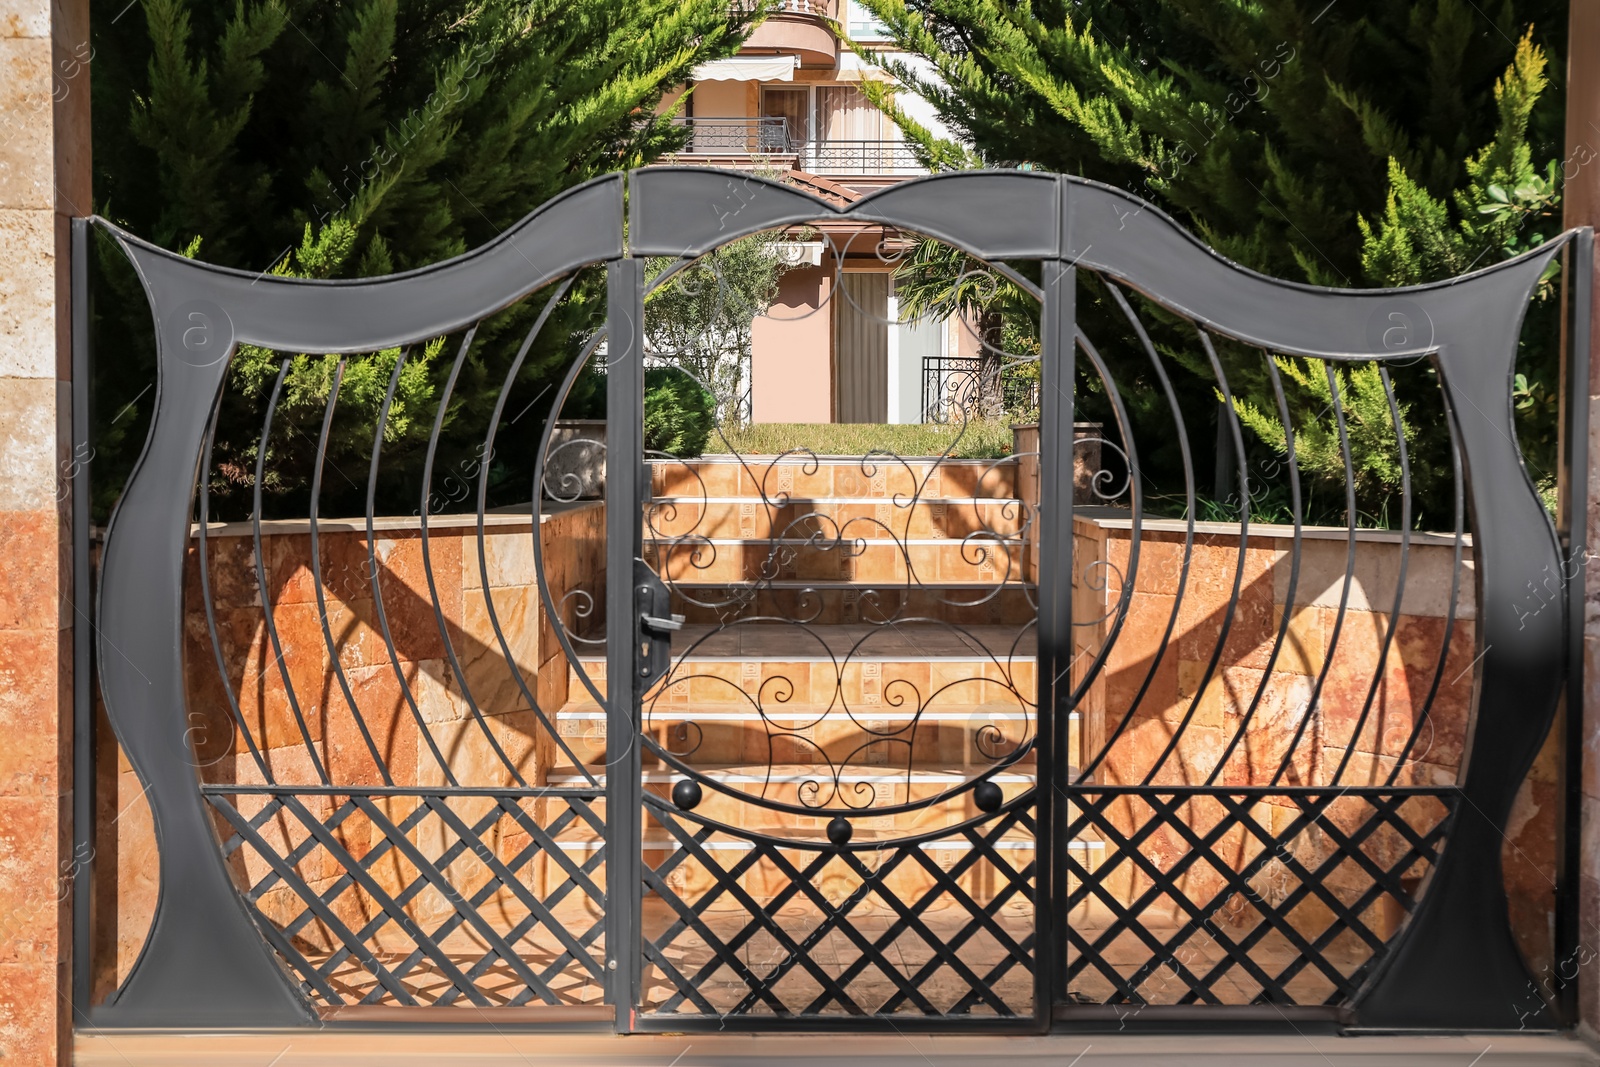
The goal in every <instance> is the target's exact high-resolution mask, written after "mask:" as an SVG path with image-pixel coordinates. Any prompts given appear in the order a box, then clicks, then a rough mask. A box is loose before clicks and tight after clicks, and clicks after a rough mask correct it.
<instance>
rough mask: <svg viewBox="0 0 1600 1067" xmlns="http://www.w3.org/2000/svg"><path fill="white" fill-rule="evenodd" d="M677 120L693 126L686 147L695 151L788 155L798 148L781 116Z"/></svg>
mask: <svg viewBox="0 0 1600 1067" xmlns="http://www.w3.org/2000/svg"><path fill="white" fill-rule="evenodd" d="M673 124H674V125H676V126H687V127H689V130H690V134H689V143H688V145H686V146H685V148H684V151H685V152H687V153H691V154H694V155H787V154H789V153H791V152H793V151H795V146H794V144H793V142H792V141H791V140H790V138H789V128H788V126H787V125H786V124H785V122H784V120H783V118H781V117H763V118H754V119H721V118H682V119H677V120H675V122H674V123H673Z"/></svg>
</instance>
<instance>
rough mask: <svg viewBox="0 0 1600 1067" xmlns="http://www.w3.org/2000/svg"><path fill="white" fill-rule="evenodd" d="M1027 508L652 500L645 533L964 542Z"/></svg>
mask: <svg viewBox="0 0 1600 1067" xmlns="http://www.w3.org/2000/svg"><path fill="white" fill-rule="evenodd" d="M1024 518H1025V514H1024V507H1023V505H1022V504H1020V503H1019V502H1016V501H993V502H978V503H970V502H968V503H945V502H943V501H922V500H919V501H917V502H915V503H912V502H911V501H910V500H906V499H902V500H901V501H899V502H895V501H892V500H885V501H883V502H881V503H874V504H860V503H838V502H835V501H830V500H819V501H807V502H804V503H788V504H784V503H777V502H762V501H759V500H746V501H740V502H737V503H735V502H728V501H722V500H709V501H707V500H700V499H674V500H658V501H654V502H652V503H651V504H650V505H649V507H648V508H647V509H646V512H645V519H646V530H647V533H648V534H649V535H650V536H652V537H654V538H656V539H660V540H671V539H673V538H679V537H689V536H693V537H714V538H745V539H748V540H766V539H768V538H774V537H776V538H788V539H805V538H810V537H822V538H826V539H828V540H833V539H836V538H842V539H845V540H855V539H857V538H863V539H867V540H905V539H913V540H932V539H937V538H946V539H949V540H952V541H958V542H959V541H961V540H962V539H964V538H967V537H972V536H984V535H990V534H995V535H999V536H1003V537H1009V536H1012V535H1015V534H1016V533H1018V532H1019V531H1020V530H1021V528H1022V523H1023V521H1024Z"/></svg>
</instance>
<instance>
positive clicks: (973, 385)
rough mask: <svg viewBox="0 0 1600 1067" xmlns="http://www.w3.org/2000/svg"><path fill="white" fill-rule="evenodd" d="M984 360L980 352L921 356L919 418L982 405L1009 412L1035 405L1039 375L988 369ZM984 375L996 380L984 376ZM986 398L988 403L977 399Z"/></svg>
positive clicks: (942, 418)
mask: <svg viewBox="0 0 1600 1067" xmlns="http://www.w3.org/2000/svg"><path fill="white" fill-rule="evenodd" d="M995 362H996V363H998V362H999V361H998V360H996V361H995ZM984 363H985V361H984V359H983V357H981V356H923V357H922V421H923V422H947V421H949V419H950V417H951V415H952V414H953V413H954V414H956V415H957V417H962V416H961V413H965V412H971V411H975V410H979V409H981V408H983V407H985V406H993V407H997V408H1000V409H1003V410H1004V411H1007V412H1012V413H1018V412H1024V411H1027V410H1029V409H1030V408H1034V407H1037V406H1038V403H1039V382H1038V379H1036V378H1024V377H1022V376H1020V375H1016V374H1006V373H1004V372H1002V371H1001V370H999V368H998V367H996V368H995V369H993V370H990V369H989V368H987V367H985V366H984ZM986 375H992V376H997V377H998V379H999V380H998V381H992V380H986ZM985 394H988V395H987V396H985ZM985 399H987V400H988V401H989V402H990V403H989V404H988V405H984V404H982V403H981V402H980V401H981V400H985ZM994 414H997V415H998V414H999V411H996V412H994Z"/></svg>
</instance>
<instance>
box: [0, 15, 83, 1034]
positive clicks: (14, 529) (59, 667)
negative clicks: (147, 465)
mask: <svg viewBox="0 0 1600 1067" xmlns="http://www.w3.org/2000/svg"><path fill="white" fill-rule="evenodd" d="M5 10H6V18H5V19H3V20H0V70H4V71H5V72H6V73H5V77H4V78H3V79H0V559H3V560H4V561H5V579H4V581H3V583H0V733H3V735H4V737H5V745H4V746H3V748H0V855H5V856H6V857H7V863H6V865H5V869H4V871H0V1060H4V1061H5V1062H8V1063H10V1062H17V1063H22V1062H26V1063H38V1064H53V1063H65V1062H66V1061H67V1060H68V1059H69V1058H70V1055H71V1029H72V998H71V983H70V975H71V969H72V933H71V932H72V908H71V901H72V890H73V886H74V884H75V882H76V881H77V880H78V877H77V876H78V875H79V874H80V873H81V869H82V867H83V866H84V861H86V860H87V857H80V856H77V855H75V854H74V851H73V837H72V812H73V806H74V800H75V797H74V794H73V777H72V774H71V761H72V756H73V751H72V723H73V720H72V699H73V676H72V639H73V637H74V635H75V634H76V633H77V629H78V628H77V627H76V626H75V625H74V615H75V613H74V611H73V589H72V578H73V573H72V568H71V566H70V556H69V555H68V546H69V545H70V543H71V542H70V539H69V531H70V530H71V527H72V511H71V507H72V489H73V475H74V473H75V472H76V471H77V470H78V468H79V464H80V463H81V462H82V460H83V458H84V457H81V456H79V455H76V454H75V453H74V451H73V449H72V445H71V442H72V439H73V435H74V431H75V430H76V429H77V427H74V426H73V424H72V414H73V412H72V399H73V396H72V384H73V383H72V370H71V367H72V363H71V331H70V329H69V323H70V321H71V315H72V311H73V310H74V309H73V308H72V306H71V303H70V301H69V299H68V295H69V290H70V286H69V284H68V281H69V276H70V270H71V264H72V257H71V255H70V242H71V222H70V220H71V219H72V217H73V216H77V215H85V214H88V212H89V211H90V210H91V203H90V190H89V63H88V60H89V55H90V50H89V35H88V4H87V2H86V0H54V2H53V3H52V2H51V0H15V2H12V3H8V4H7V5H6V7H5ZM82 880H83V881H84V882H85V883H87V881H88V879H87V878H84V879H82Z"/></svg>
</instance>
